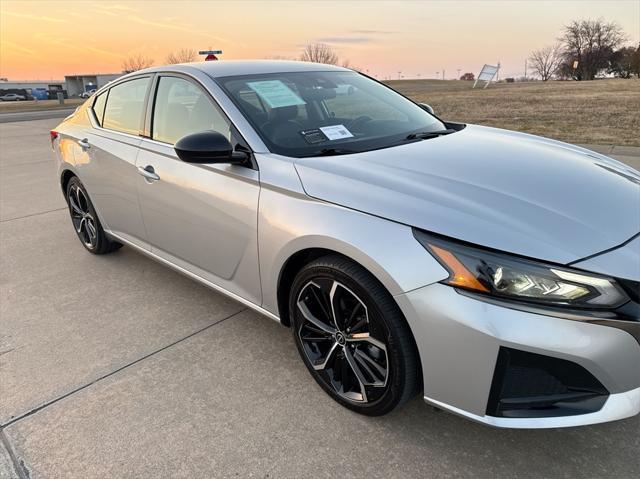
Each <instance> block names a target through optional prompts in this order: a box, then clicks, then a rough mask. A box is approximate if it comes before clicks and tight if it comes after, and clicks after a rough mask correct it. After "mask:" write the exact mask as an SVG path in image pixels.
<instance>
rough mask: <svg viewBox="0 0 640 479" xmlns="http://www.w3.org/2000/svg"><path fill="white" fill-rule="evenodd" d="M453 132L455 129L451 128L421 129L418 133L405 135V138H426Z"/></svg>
mask: <svg viewBox="0 0 640 479" xmlns="http://www.w3.org/2000/svg"><path fill="white" fill-rule="evenodd" d="M455 132H456V130H454V129H452V128H448V129H446V130H436V131H422V132H420V133H411V134H410V135H407V136H406V138H405V140H428V139H429V138H436V137H437V136H442V135H449V134H451V133H455Z"/></svg>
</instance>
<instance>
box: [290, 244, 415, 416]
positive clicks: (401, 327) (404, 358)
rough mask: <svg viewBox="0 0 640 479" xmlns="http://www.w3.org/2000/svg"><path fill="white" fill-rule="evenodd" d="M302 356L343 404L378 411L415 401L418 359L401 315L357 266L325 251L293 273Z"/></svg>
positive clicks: (293, 313) (292, 299) (374, 413)
mask: <svg viewBox="0 0 640 479" xmlns="http://www.w3.org/2000/svg"><path fill="white" fill-rule="evenodd" d="M289 311H290V317H291V318H292V325H293V334H294V338H295V342H296V345H297V347H298V351H299V353H300V356H301V357H302V360H303V361H304V363H305V365H306V366H307V369H308V370H309V371H310V373H311V375H312V376H313V378H314V379H315V380H316V381H317V382H318V384H319V385H320V386H321V387H322V388H323V389H324V390H325V391H326V392H327V393H328V394H329V395H330V396H331V397H332V398H333V399H334V400H336V401H337V402H338V403H340V404H342V405H343V406H345V407H347V408H349V409H352V410H354V411H356V412H359V413H361V414H366V415H369V416H380V415H383V414H386V413H388V412H390V411H391V410H393V409H394V408H396V407H398V406H400V405H402V404H404V403H405V402H406V401H408V400H409V399H411V398H412V397H413V396H414V395H415V393H416V392H417V389H418V387H419V381H420V379H419V376H420V374H419V371H420V366H419V359H418V353H417V348H416V346H415V342H414V340H413V336H412V334H411V331H410V329H409V326H408V325H407V323H406V321H405V319H404V316H403V315H402V313H401V312H400V310H399V308H398V306H397V304H396V303H395V301H394V300H393V298H392V297H391V295H390V294H389V293H388V292H387V290H386V289H385V288H384V287H383V286H382V285H381V284H380V283H379V282H378V281H377V280H376V279H375V278H374V277H373V276H372V275H371V273H369V272H368V271H367V270H365V269H364V268H363V267H361V266H360V265H358V264H356V263H354V262H352V261H350V260H348V259H346V258H343V257H341V256H325V257H323V258H320V259H318V260H315V261H313V262H312V263H310V264H308V265H307V266H305V267H304V268H303V269H302V270H301V271H300V272H299V273H298V275H297V276H296V278H295V280H294V282H293V285H292V288H291V295H290V300H289Z"/></svg>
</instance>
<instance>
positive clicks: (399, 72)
mask: <svg viewBox="0 0 640 479" xmlns="http://www.w3.org/2000/svg"><path fill="white" fill-rule="evenodd" d="M401 73H402V72H401V71H398V80H400V78H401V77H400V74H401Z"/></svg>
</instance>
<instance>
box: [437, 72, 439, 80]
mask: <svg viewBox="0 0 640 479" xmlns="http://www.w3.org/2000/svg"><path fill="white" fill-rule="evenodd" d="M439 76H440V72H436V80H437V79H438V77H439Z"/></svg>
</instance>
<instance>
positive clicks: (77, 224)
mask: <svg viewBox="0 0 640 479" xmlns="http://www.w3.org/2000/svg"><path fill="white" fill-rule="evenodd" d="M67 205H68V206H69V213H70V215H71V222H72V223H73V227H74V229H75V230H76V234H77V235H78V239H79V240H80V242H81V243H82V246H84V247H85V248H86V249H87V251H89V252H91V253H93V254H106V253H111V252H112V251H115V250H117V249H118V248H120V247H121V246H122V245H121V244H120V243H118V242H116V241H113V240H111V239H110V238H109V237H108V236H107V235H106V234H105V232H104V230H103V229H102V225H101V224H100V220H99V219H98V215H97V214H96V210H95V208H94V207H93V204H92V203H91V200H90V199H89V195H88V194H87V190H85V188H84V186H83V185H82V183H81V182H80V180H79V179H78V178H77V177H76V176H74V177H73V178H71V179H70V180H69V183H68V184H67Z"/></svg>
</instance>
